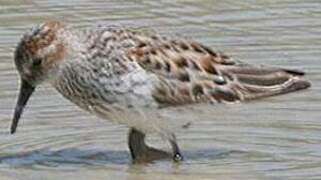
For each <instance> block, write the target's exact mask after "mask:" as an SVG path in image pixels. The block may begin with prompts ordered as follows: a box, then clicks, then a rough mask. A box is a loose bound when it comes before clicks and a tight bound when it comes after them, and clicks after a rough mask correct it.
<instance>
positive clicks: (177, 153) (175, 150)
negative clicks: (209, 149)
mask: <svg viewBox="0 0 321 180" xmlns="http://www.w3.org/2000/svg"><path fill="white" fill-rule="evenodd" d="M169 142H170V144H171V146H172V150H173V160H174V161H175V162H180V161H183V160H184V157H183V155H182V153H181V151H180V149H179V147H178V144H177V143H176V136H175V135H174V134H172V138H171V139H170V140H169Z"/></svg>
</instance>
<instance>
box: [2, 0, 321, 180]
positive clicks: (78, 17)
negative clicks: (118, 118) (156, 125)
mask: <svg viewBox="0 0 321 180" xmlns="http://www.w3.org/2000/svg"><path fill="white" fill-rule="evenodd" d="M48 19H63V20H64V21H65V22H67V23H69V24H72V25H73V26H79V27H84V26H90V25H94V24H97V23H101V24H118V25H119V24H121V25H126V26H135V27H150V28H152V29H154V30H158V31H161V32H163V33H165V34H175V33H178V34H184V36H187V37H192V38H194V39H196V40H198V41H200V42H202V43H204V44H207V45H208V46H210V47H213V48H216V49H219V50H221V51H224V52H226V53H227V54H229V55H231V56H233V57H234V58H235V59H240V60H242V61H246V62H249V63H258V64H270V65H275V66H283V67H288V68H298V69H302V70H304V71H306V72H307V74H308V75H307V77H308V78H309V79H310V80H311V81H312V83H313V87H312V88H311V89H309V90H306V91H302V92H298V93H293V94H288V95H284V96H277V97H272V98H267V99H264V100H259V101H253V102H251V103H246V104H235V105H218V106H213V107H204V108H203V109H202V110H200V112H195V113H192V114H191V116H189V117H190V118H192V119H195V122H199V123H194V124H193V126H192V127H190V129H189V130H187V131H182V132H179V133H178V134H177V136H178V139H179V143H180V146H181V148H182V150H183V153H184V154H185V158H186V161H184V162H183V163H182V164H173V163H172V162H170V161H157V162H154V163H149V164H145V165H132V164H131V163H130V159H129V155H128V153H127V145H126V141H127V140H126V139H127V129H126V128H125V127H123V126H119V125H113V124H110V123H109V122H107V121H104V120H100V119H97V118H95V117H93V116H91V115H88V114H87V113H84V112H82V111H80V110H79V109H78V108H76V107H75V106H74V105H72V104H71V103H69V102H68V101H66V100H65V99H63V98H62V97H61V96H60V95H58V94H57V93H56V92H55V90H53V89H52V88H51V87H49V86H48V85H44V86H42V87H41V88H40V89H39V90H38V91H37V92H36V94H35V95H34V96H33V97H32V99H31V101H30V102H29V106H28V108H27V109H26V111H25V113H24V115H23V118H22V121H21V123H20V127H19V131H18V133H17V134H15V135H9V125H10V123H11V116H12V112H13V106H14V103H15V101H16V96H17V88H18V76H17V72H16V70H15V67H14V63H13V51H14V47H15V45H16V43H17V42H18V40H19V38H20V37H21V35H22V34H23V33H24V32H25V31H26V29H29V28H30V27H32V26H34V25H35V24H37V23H41V22H43V21H45V20H48ZM320 80H321V2H320V1H319V0H304V1H303V0H244V1H242V2H241V1H240V2H239V1H234V0H199V1H193V0H164V1H147V0H146V1H144V0H143V1H139V0H127V1H125V0H93V1H92V0H91V1H89V0H77V1H76V0H71V1H67V0H65V1H62V0H16V1H10V0H7V1H4V0H1V1H0V179H1V180H2V179H24V180H25V179H30V180H31V179H32V180H34V179H36V180H37V179H39V180H40V179H59V178H65V179H112V178H113V179H129V180H134V179H135V180H136V179H151V178H153V179H154V180H157V179H184V180H188V179H298V180H299V179H300V180H301V179H321V112H320V111H321V96H320V91H321V82H320ZM209 112H210V113H209ZM201 113H204V114H203V115H202V116H201V117H198V115H199V114H201ZM199 118H202V120H199V121H198V119H199ZM155 141H156V142H154V143H155V144H164V141H162V140H159V139H155Z"/></svg>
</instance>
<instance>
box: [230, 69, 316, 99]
mask: <svg viewBox="0 0 321 180" xmlns="http://www.w3.org/2000/svg"><path fill="white" fill-rule="evenodd" d="M230 72H232V73H233V74H234V75H235V77H236V79H237V81H238V84H239V86H241V88H239V89H240V91H241V94H242V98H241V99H243V100H252V99H257V98H263V97H268V96H274V95H278V94H285V93H290V92H293V91H298V90H301V89H306V88H309V87H310V86H311V83H310V82H309V81H307V80H305V79H303V77H302V76H303V75H304V72H301V71H297V70H289V69H277V68H267V67H263V66H261V67H251V66H246V67H244V68H243V67H241V68H240V67H239V68H235V69H231V71H230Z"/></svg>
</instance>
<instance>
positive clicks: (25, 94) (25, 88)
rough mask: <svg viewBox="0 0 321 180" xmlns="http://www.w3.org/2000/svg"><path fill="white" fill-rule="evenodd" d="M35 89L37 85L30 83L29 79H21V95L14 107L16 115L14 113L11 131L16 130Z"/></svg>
mask: <svg viewBox="0 0 321 180" xmlns="http://www.w3.org/2000/svg"><path fill="white" fill-rule="evenodd" d="M34 90H35V87H33V86H32V85H30V84H29V83H28V82H27V81H25V80H21V84H20V92H19V97H18V101H17V104H16V107H15V109H14V115H13V120H12V124H11V131H10V133H11V134H13V133H15V132H16V129H17V126H18V122H19V119H20V116H21V114H22V112H23V109H24V107H25V106H26V104H27V102H28V99H29V98H30V96H31V94H32V93H33V91H34Z"/></svg>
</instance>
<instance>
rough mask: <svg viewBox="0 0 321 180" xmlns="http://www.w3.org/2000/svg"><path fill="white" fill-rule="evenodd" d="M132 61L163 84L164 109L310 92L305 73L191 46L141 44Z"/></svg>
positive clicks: (157, 95) (159, 89)
mask: <svg viewBox="0 0 321 180" xmlns="http://www.w3.org/2000/svg"><path fill="white" fill-rule="evenodd" d="M128 56H129V57H130V59H131V60H132V61H137V62H138V63H139V64H140V65H141V67H142V68H144V69H145V70H147V71H149V72H151V73H154V74H156V75H157V76H158V77H159V78H160V80H161V83H159V84H158V85H157V86H156V87H155V90H154V92H153V97H154V99H155V100H157V102H158V103H160V104H162V105H179V104H188V103H194V102H211V103H214V102H235V101H244V100H250V99H256V98H261V97H266V96H272V95H277V94H282V93H287V92H291V91H295V90H299V89H304V88H307V87H309V86H310V83H309V82H307V81H306V80H303V79H302V78H301V76H302V75H303V73H302V72H299V71H291V70H284V69H280V68H272V67H266V66H253V65H248V64H242V63H236V62H234V61H232V60H231V59H230V58H229V57H228V56H226V55H224V54H222V53H220V52H214V51H212V50H211V49H209V48H207V47H205V46H203V45H201V44H199V43H196V42H192V41H186V40H167V39H161V38H159V37H158V39H157V37H156V36H155V38H146V39H141V43H139V45H138V46H137V47H135V48H132V49H130V50H129V52H128Z"/></svg>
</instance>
